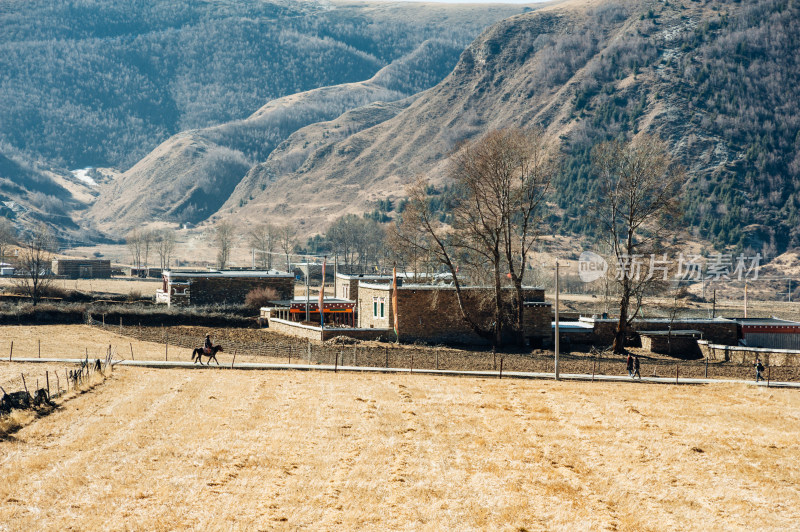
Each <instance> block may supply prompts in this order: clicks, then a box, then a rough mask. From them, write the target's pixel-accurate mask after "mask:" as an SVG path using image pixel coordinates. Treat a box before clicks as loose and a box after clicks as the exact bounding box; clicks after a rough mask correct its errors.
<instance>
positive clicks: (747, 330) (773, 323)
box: [732, 318, 800, 349]
mask: <svg viewBox="0 0 800 532" xmlns="http://www.w3.org/2000/svg"><path fill="white" fill-rule="evenodd" d="M732 321H734V322H736V324H737V325H738V326H739V339H740V342H739V343H740V344H741V345H745V346H748V347H763V348H770V349H800V322H796V321H789V320H782V319H779V318H732Z"/></svg>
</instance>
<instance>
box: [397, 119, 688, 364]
mask: <svg viewBox="0 0 800 532" xmlns="http://www.w3.org/2000/svg"><path fill="white" fill-rule="evenodd" d="M561 153H562V152H561V149H560V146H558V145H557V144H554V143H553V142H552V141H551V140H550V139H548V138H547V137H546V136H545V135H544V134H543V132H542V131H539V130H530V131H523V130H518V129H511V130H501V131H493V132H490V133H489V134H487V135H486V136H484V137H482V138H480V139H478V140H476V141H474V142H470V143H466V144H464V145H462V146H461V147H460V148H458V149H457V150H456V152H455V153H454V154H453V155H452V157H451V165H450V178H451V181H452V182H453V185H454V187H455V190H456V192H457V193H456V195H455V199H454V200H453V201H452V204H451V205H450V206H449V210H450V213H451V215H452V216H451V217H450V218H449V219H448V222H447V223H445V222H443V221H442V218H441V216H439V214H438V213H437V212H436V211H435V210H434V209H432V205H433V201H432V199H433V198H432V197H431V194H430V191H431V187H430V185H429V183H428V182H427V181H426V180H425V179H423V178H420V179H419V180H417V181H416V182H415V183H414V184H413V185H411V186H410V188H409V190H408V196H409V201H408V205H407V207H406V209H405V212H404V213H403V215H402V220H401V222H400V223H399V224H398V225H397V227H396V229H395V231H394V237H393V238H394V239H395V241H397V242H398V243H400V244H401V245H400V246H399V249H401V250H402V252H403V253H404V254H405V255H406V256H407V257H411V259H412V260H415V258H416V257H425V258H426V260H430V258H431V257H432V258H433V259H434V260H435V261H436V262H438V264H439V266H440V267H442V268H444V269H445V270H447V271H448V272H449V273H450V275H451V276H452V279H453V285H454V288H455V290H456V295H457V299H458V303H459V309H460V312H461V315H462V317H463V319H464V320H465V321H466V322H467V323H468V324H469V325H470V327H471V328H472V330H473V331H474V332H475V333H476V334H478V335H479V336H481V337H483V338H486V339H489V340H491V341H492V343H493V344H494V345H499V344H501V343H502V342H503V336H504V333H505V332H508V331H510V332H512V333H513V334H514V335H515V336H516V338H517V342H519V343H521V342H522V341H523V319H524V305H523V301H524V294H523V288H522V287H523V276H524V274H525V270H526V268H527V267H528V264H529V256H530V253H531V250H532V248H533V246H534V243H535V242H536V240H537V238H538V237H539V235H540V234H541V233H542V231H543V227H544V225H545V224H544V219H545V215H546V214H547V210H548V205H547V203H546V198H547V197H548V191H549V188H550V185H551V182H552V181H553V178H554V177H555V176H556V174H557V173H558V172H559V169H560V165H561V163H562V155H561ZM592 166H593V173H594V175H595V178H596V180H597V183H598V193H597V194H596V195H595V196H594V197H592V198H587V201H586V202H585V204H584V205H585V216H586V217H587V219H588V220H590V223H593V224H595V225H596V226H597V228H598V233H599V235H600V240H601V241H602V242H603V243H604V244H605V247H606V249H609V250H610V252H611V255H612V256H611V258H612V260H616V261H617V264H624V263H625V259H626V258H629V257H633V256H635V255H639V254H644V255H646V254H649V253H654V252H656V251H657V250H658V251H662V252H663V250H664V249H665V246H667V245H669V244H670V243H673V244H674V242H675V239H676V233H677V223H676V222H677V220H678V218H679V216H678V214H679V213H678V208H677V207H678V203H677V199H678V197H679V193H680V190H681V188H682V186H683V185H684V184H685V182H686V173H685V171H684V170H683V168H682V167H681V166H679V165H678V164H676V163H675V161H674V159H673V158H672V156H671V155H670V153H669V151H668V146H667V144H666V143H665V142H663V141H661V140H660V139H658V138H655V137H651V136H648V135H640V136H638V137H636V138H635V140H633V141H630V142H626V141H622V140H613V141H608V142H604V143H600V144H598V145H597V146H596V147H595V149H594V150H593V152H592ZM616 282H617V283H619V294H620V304H619V322H618V326H617V334H616V338H615V341H614V350H615V351H616V352H623V351H624V349H625V343H624V342H625V332H626V331H627V330H628V328H629V326H630V323H631V321H632V320H633V317H634V316H635V315H636V313H637V311H638V307H639V305H640V304H641V301H642V296H643V294H644V293H645V292H646V291H647V290H648V288H649V287H652V285H653V284H654V283H656V282H658V280H657V279H645V278H644V277H642V278H637V277H635V276H633V275H627V272H623V274H622V275H617V276H616ZM466 283H471V284H480V285H484V286H488V287H490V289H489V290H487V291H486V292H485V298H484V299H485V300H484V302H483V303H484V304H483V305H476V304H475V303H474V302H470V304H466V302H465V294H464V291H463V290H462V287H463V286H464V284H466ZM505 287H511V288H512V290H511V292H512V293H513V297H512V298H509V297H508V296H506V295H504V294H506V293H507V292H508V290H504V288H505ZM481 306H483V307H484V308H483V309H481V308H480V307H481ZM486 308H491V309H492V312H491V313H489V314H490V316H491V317H490V318H489V319H486V318H485V316H486V312H485V309H486Z"/></svg>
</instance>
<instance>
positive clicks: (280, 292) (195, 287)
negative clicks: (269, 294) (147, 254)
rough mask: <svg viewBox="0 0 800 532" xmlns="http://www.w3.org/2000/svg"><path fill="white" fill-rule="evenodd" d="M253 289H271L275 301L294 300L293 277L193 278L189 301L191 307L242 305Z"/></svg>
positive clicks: (176, 278)
mask: <svg viewBox="0 0 800 532" xmlns="http://www.w3.org/2000/svg"><path fill="white" fill-rule="evenodd" d="M178 279H180V276H179V275H176V276H175V280H178ZM255 288H272V289H274V290H275V291H276V292H277V299H293V298H294V278H293V277H252V278H251V277H210V278H209V277H193V278H191V287H190V288H189V299H190V303H191V304H192V305H211V304H218V303H219V304H243V303H244V299H245V297H246V296H247V293H248V292H250V291H251V290H253V289H255Z"/></svg>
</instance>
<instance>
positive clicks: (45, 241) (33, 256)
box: [16, 224, 56, 306]
mask: <svg viewBox="0 0 800 532" xmlns="http://www.w3.org/2000/svg"><path fill="white" fill-rule="evenodd" d="M55 249H56V239H55V237H54V236H53V233H52V232H51V231H50V228H49V227H47V226H46V225H44V224H40V225H38V226H37V227H36V228H35V229H34V230H33V232H32V233H31V234H30V236H28V237H27V238H25V239H24V240H23V241H22V242H20V254H19V261H18V262H19V268H20V270H22V277H18V278H17V279H16V281H17V286H19V288H21V289H22V291H23V292H24V293H26V294H27V295H28V296H29V297H30V298H31V301H32V302H33V305H34V306H36V305H37V304H38V303H39V301H40V300H41V298H42V297H43V296H44V294H45V292H46V290H47V287H48V286H50V284H51V283H52V281H53V276H52V274H51V272H50V266H51V264H52V260H53V253H54V252H55Z"/></svg>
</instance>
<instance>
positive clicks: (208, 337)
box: [203, 334, 214, 355]
mask: <svg viewBox="0 0 800 532" xmlns="http://www.w3.org/2000/svg"><path fill="white" fill-rule="evenodd" d="M213 348H214V344H213V343H211V335H210V334H207V335H206V342H205V344H203V351H204V352H205V354H206V355H210V354H211V350H212V349H213Z"/></svg>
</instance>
